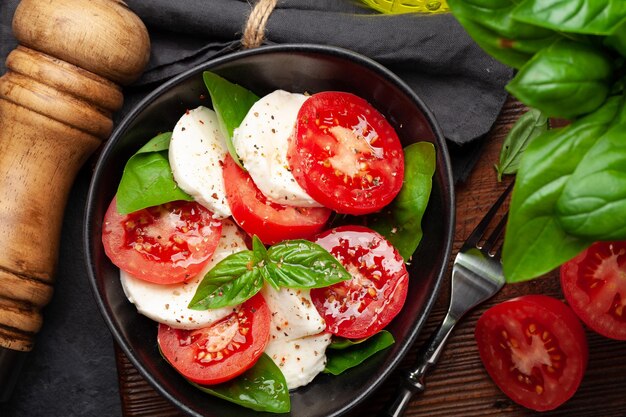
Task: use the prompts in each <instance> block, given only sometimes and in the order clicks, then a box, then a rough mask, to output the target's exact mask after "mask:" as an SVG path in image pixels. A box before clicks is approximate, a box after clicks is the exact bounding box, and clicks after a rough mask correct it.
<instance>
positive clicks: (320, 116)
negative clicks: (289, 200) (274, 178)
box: [287, 92, 404, 214]
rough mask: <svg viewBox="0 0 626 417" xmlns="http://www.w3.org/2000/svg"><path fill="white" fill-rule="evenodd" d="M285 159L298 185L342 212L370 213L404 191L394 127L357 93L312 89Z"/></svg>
mask: <svg viewBox="0 0 626 417" xmlns="http://www.w3.org/2000/svg"><path fill="white" fill-rule="evenodd" d="M289 142H290V143H289V148H288V152H287V160H288V163H289V166H290V168H291V170H292V173H293V175H294V177H295V179H296V181H297V182H298V184H299V185H300V186H301V187H302V188H303V189H304V190H305V191H306V192H307V193H308V194H309V195H310V196H311V197H312V198H313V199H314V200H316V201H318V202H319V203H320V204H322V205H324V206H325V207H329V208H331V209H333V210H335V211H337V212H339V213H347V214H366V213H372V212H376V211H378V210H380V209H382V208H383V207H384V206H386V205H387V204H389V203H390V202H391V200H393V198H394V197H395V196H396V195H397V194H398V192H400V188H401V187H402V181H403V178H404V154H403V152H402V145H401V144H400V140H399V139H398V135H397V134H396V132H395V130H394V129H393V127H392V126H391V125H390V124H389V122H387V120H386V119H385V118H384V117H383V115H381V114H380V113H379V112H378V111H377V110H376V109H374V108H373V107H372V106H371V105H370V104H369V103H368V102H367V101H365V100H363V99H362V98H360V97H357V96H355V95H354V94H350V93H344V92H323V93H317V94H313V95H312V96H311V97H310V98H309V99H308V100H307V101H305V102H304V104H303V105H302V107H301V108H300V111H299V113H298V119H297V122H296V127H295V131H294V134H293V135H292V136H291V137H290V141H289Z"/></svg>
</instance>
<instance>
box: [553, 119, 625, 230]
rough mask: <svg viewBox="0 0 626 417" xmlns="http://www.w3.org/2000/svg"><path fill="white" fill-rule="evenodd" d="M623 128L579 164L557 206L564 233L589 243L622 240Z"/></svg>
mask: <svg viewBox="0 0 626 417" xmlns="http://www.w3.org/2000/svg"><path fill="white" fill-rule="evenodd" d="M624 132H626V124H625V123H621V124H617V125H615V126H613V127H612V128H611V129H610V130H609V131H608V132H606V133H605V134H604V135H603V136H602V137H601V138H600V139H598V141H597V142H596V144H595V145H594V146H593V147H592V148H591V149H590V150H589V152H587V154H586V155H585V156H584V158H583V159H582V160H581V161H580V164H579V165H578V167H577V169H576V171H574V173H573V174H572V176H571V178H570V179H569V181H568V182H567V184H566V186H565V189H564V190H563V193H562V194H561V196H560V198H559V200H558V202H557V215H558V218H559V221H560V223H561V225H562V226H563V229H565V230H566V231H567V232H568V233H570V234H572V235H575V236H579V237H581V238H584V239H590V240H624V239H626V223H625V222H624V219H626V214H625V213H626V141H625V140H624Z"/></svg>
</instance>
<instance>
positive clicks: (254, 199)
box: [223, 155, 332, 245]
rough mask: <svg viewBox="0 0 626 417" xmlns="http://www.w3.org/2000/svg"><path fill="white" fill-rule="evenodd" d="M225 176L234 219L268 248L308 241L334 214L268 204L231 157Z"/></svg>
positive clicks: (327, 210) (319, 208)
mask: <svg viewBox="0 0 626 417" xmlns="http://www.w3.org/2000/svg"><path fill="white" fill-rule="evenodd" d="M223 173H224V183H225V185H226V198H227V200H228V205H229V206H230V210H231V212H232V214H233V218H234V219H235V221H236V222H237V224H239V226H240V227H241V228H242V229H243V230H245V231H246V232H247V233H248V234H250V235H257V236H258V237H259V239H261V241H262V242H263V243H265V244H268V245H271V244H274V243H277V242H280V241H283V240H287V239H309V238H311V237H313V236H314V235H315V234H316V233H318V232H319V231H320V230H322V229H323V228H324V226H325V225H326V222H327V221H328V218H329V217H330V215H331V213H332V212H331V210H329V209H327V208H325V207H310V208H309V207H293V206H285V205H282V204H277V203H273V202H271V201H269V200H268V199H267V197H265V195H264V194H263V193H262V192H261V190H259V189H258V188H257V186H256V185H255V184H254V182H253V181H252V178H251V177H250V175H249V174H248V173H247V172H245V171H244V170H243V169H241V168H240V167H239V166H238V165H237V164H236V163H235V161H234V160H233V159H232V158H231V157H230V155H227V157H226V160H225V161H224V170H223Z"/></svg>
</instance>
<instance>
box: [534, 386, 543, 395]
mask: <svg viewBox="0 0 626 417" xmlns="http://www.w3.org/2000/svg"><path fill="white" fill-rule="evenodd" d="M535 392H536V393H537V394H539V395H541V394H543V387H542V386H541V385H535Z"/></svg>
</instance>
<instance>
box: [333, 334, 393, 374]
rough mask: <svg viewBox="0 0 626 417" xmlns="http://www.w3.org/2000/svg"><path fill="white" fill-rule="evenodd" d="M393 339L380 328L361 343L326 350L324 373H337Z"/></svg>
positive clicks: (383, 346)
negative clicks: (344, 347)
mask: <svg viewBox="0 0 626 417" xmlns="http://www.w3.org/2000/svg"><path fill="white" fill-rule="evenodd" d="M394 343H395V340H394V338H393V336H392V335H391V333H389V332H388V331H386V330H381V331H380V332H378V333H376V334H375V335H373V336H371V337H369V338H368V339H367V340H365V341H363V342H362V343H358V344H355V345H353V346H351V347H349V348H346V349H340V350H327V351H326V357H327V359H328V361H327V362H326V368H325V369H324V373H327V374H333V375H339V374H341V373H342V372H344V371H346V370H347V369H350V368H353V367H355V366H357V365H359V364H361V363H363V361H365V359H367V358H369V357H371V356H373V355H374V354H375V353H377V352H380V351H381V350H383V349H386V348H388V347H389V346H391V345H393V344H394Z"/></svg>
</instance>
